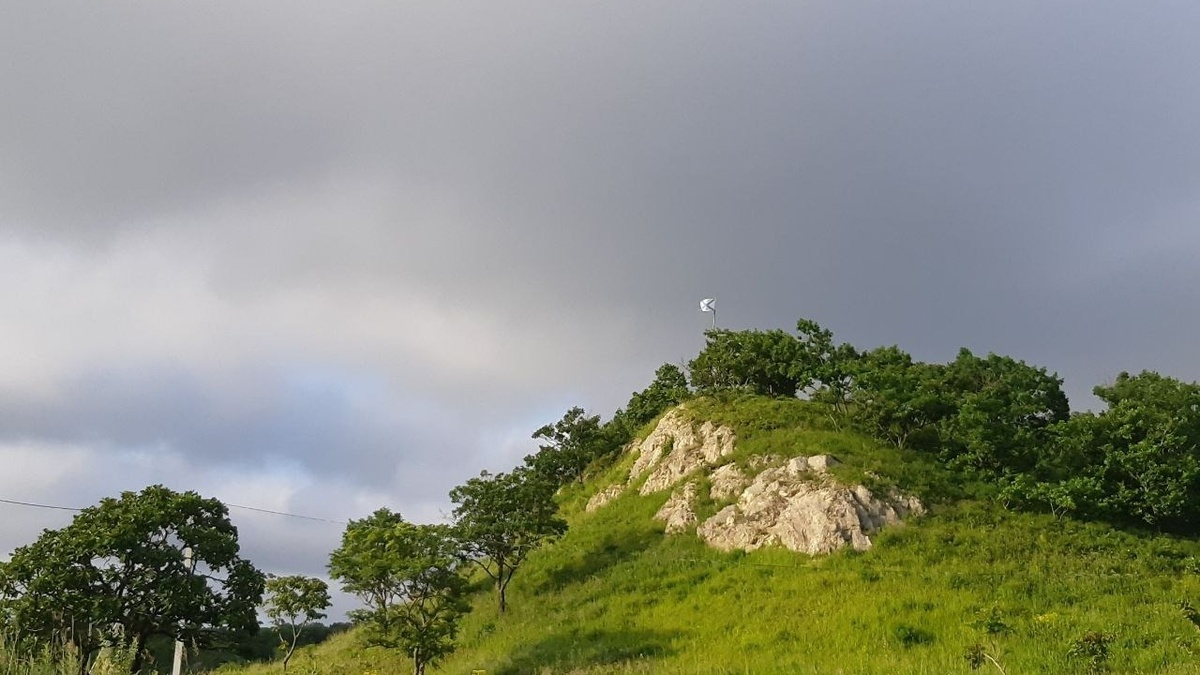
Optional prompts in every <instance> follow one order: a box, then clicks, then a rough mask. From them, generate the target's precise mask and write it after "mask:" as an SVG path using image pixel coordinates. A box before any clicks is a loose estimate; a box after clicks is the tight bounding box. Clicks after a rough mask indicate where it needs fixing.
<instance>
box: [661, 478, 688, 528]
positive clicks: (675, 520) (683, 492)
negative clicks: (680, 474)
mask: <svg viewBox="0 0 1200 675" xmlns="http://www.w3.org/2000/svg"><path fill="white" fill-rule="evenodd" d="M695 499H696V484H695V483H688V484H686V485H684V486H683V487H682V488H680V489H678V490H675V491H674V492H672V493H671V498H670V499H668V500H667V503H666V504H663V505H662V508H660V509H659V510H658V513H656V514H654V519H655V520H661V521H664V522H666V524H667V527H666V530H665V531H666V533H667V534H677V533H679V532H683V531H685V530H687V529H688V528H690V527H691V526H692V525H695V524H696V520H697V518H696V511H695V510H694V509H693V508H692V503H693V502H694V501H695Z"/></svg>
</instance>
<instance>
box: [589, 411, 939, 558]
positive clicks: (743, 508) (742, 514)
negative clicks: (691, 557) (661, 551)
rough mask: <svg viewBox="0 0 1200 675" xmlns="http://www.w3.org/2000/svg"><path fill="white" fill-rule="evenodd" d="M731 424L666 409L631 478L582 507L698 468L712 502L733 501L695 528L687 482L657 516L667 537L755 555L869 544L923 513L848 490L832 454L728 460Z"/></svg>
mask: <svg viewBox="0 0 1200 675" xmlns="http://www.w3.org/2000/svg"><path fill="white" fill-rule="evenodd" d="M734 441H735V438H734V434H733V431H732V430H731V429H730V428H729V427H724V426H718V425H716V424H713V423H712V422H705V423H703V424H700V425H697V424H695V423H694V422H693V421H692V420H690V419H688V417H687V416H686V415H685V414H684V410H683V408H676V409H675V410H672V411H670V412H668V413H667V414H666V415H664V416H663V418H662V419H661V420H660V421H659V423H658V425H657V426H656V427H655V428H654V431H653V432H651V434H650V435H649V436H647V437H646V439H645V440H643V441H642V442H641V443H640V444H638V445H637V446H635V447H634V448H633V451H634V452H637V453H638V454H637V458H636V459H635V460H634V463H633V467H632V468H631V469H630V474H629V477H628V479H627V480H626V481H625V482H624V483H618V484H615V485H610V486H608V487H607V488H605V489H604V490H602V491H600V492H599V493H597V494H596V495H594V496H593V497H592V498H591V499H590V500H589V501H588V504H587V510H588V511H589V512H590V511H595V510H596V509H598V508H600V507H602V506H604V505H605V504H607V503H608V502H610V501H612V500H613V499H615V498H616V497H617V496H619V495H620V494H622V493H623V492H624V491H625V490H626V489H627V488H629V487H630V486H631V485H633V484H634V483H635V482H636V481H638V480H639V479H641V478H642V477H643V476H645V481H644V482H643V483H642V484H641V487H640V489H639V492H640V494H642V495H649V494H652V493H655V492H661V491H663V490H668V489H671V488H673V487H675V486H677V485H678V484H679V483H680V482H681V481H683V480H684V479H685V478H687V477H688V476H692V475H693V474H695V473H696V472H697V471H699V470H702V469H708V470H709V471H710V472H709V474H708V477H709V479H710V482H711V488H710V490H709V496H710V497H711V498H712V499H713V500H714V501H716V502H727V501H728V500H730V499H736V502H734V503H733V504H730V505H729V506H726V507H725V508H723V509H721V511H719V512H718V513H717V514H716V515H714V516H713V517H711V518H709V519H707V520H705V521H704V522H703V523H700V524H699V525H698V526H696V524H697V522H698V518H697V515H696V511H695V501H696V492H697V489H698V488H697V483H696V482H695V481H689V482H687V483H686V484H684V485H683V486H682V487H679V488H677V489H675V490H674V492H672V493H671V497H670V498H669V499H668V500H667V501H666V503H665V504H663V506H662V508H660V509H659V510H658V513H656V514H655V516H654V517H655V518H656V519H658V520H661V521H663V522H665V523H666V528H665V530H666V532H667V533H668V534H675V533H680V532H686V531H688V530H690V529H691V528H692V527H693V526H695V527H696V534H697V535H698V536H699V537H701V538H702V539H703V540H704V541H705V542H707V543H708V544H709V545H710V546H713V547H715V548H719V549H721V550H725V551H730V550H734V549H741V550H746V551H752V550H754V549H757V548H761V547H763V546H772V545H775V546H783V547H786V548H788V549H791V550H793V551H799V552H803V553H809V554H819V553H830V552H833V551H836V550H837V549H839V548H842V547H844V546H852V547H854V548H856V549H859V550H865V549H868V548H870V547H871V545H872V543H871V535H872V534H873V533H874V532H876V531H878V530H879V529H880V528H882V527H884V526H887V525H893V524H897V523H899V522H901V520H902V519H904V518H905V517H907V516H909V515H912V514H920V513H923V512H924V508H923V507H922V505H921V503H920V502H919V501H918V500H917V499H916V498H914V497H906V496H903V495H899V494H888V495H876V494H873V493H872V492H871V491H870V490H869V489H867V488H866V487H864V486H862V485H845V484H842V483H840V482H838V481H837V480H836V479H835V478H834V477H833V476H832V475H830V473H829V469H830V467H833V466H835V465H837V464H838V461H837V460H836V459H835V458H833V457H832V456H830V455H814V456H811V457H793V458H791V459H786V460H785V459H783V458H782V457H780V456H778V455H760V456H756V457H752V458H750V459H749V461H748V462H744V463H743V464H744V465H745V467H746V468H743V467H740V466H738V465H737V464H734V463H732V462H728V461H726V458H727V457H729V456H730V455H732V454H733V451H734Z"/></svg>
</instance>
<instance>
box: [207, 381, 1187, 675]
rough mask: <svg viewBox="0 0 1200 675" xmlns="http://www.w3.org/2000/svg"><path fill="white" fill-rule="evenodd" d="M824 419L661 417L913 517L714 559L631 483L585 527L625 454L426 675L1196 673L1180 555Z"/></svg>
mask: <svg viewBox="0 0 1200 675" xmlns="http://www.w3.org/2000/svg"><path fill="white" fill-rule="evenodd" d="M825 411H826V408H823V407H820V406H818V405H815V404H810V403H807V402H805V401H800V400H795V399H783V400H780V399H770V398H760V397H741V398H731V399H723V400H722V401H718V400H714V399H698V400H694V401H691V402H689V403H688V404H686V406H685V408H684V409H683V410H682V411H681V413H680V414H683V415H686V416H687V417H688V418H689V419H691V420H692V421H693V422H694V423H695V425H696V426H699V425H700V424H701V423H703V422H711V423H712V425H715V426H725V427H728V428H729V429H730V430H732V434H733V436H734V437H735V438H736V441H735V443H734V445H733V446H732V449H731V450H730V451H729V452H728V453H727V454H725V455H723V456H721V457H720V460H719V462H718V463H726V462H732V463H736V464H738V465H739V466H743V467H752V466H755V465H756V463H757V464H763V463H769V462H775V463H778V462H780V461H782V460H786V459H788V458H792V457H801V456H814V455H832V456H833V457H836V458H837V460H839V461H840V464H839V465H837V466H833V467H832V468H831V469H830V475H829V476H828V477H826V478H823V479H822V480H828V481H832V482H833V483H836V484H840V485H859V484H863V485H865V486H866V487H867V488H868V489H870V490H871V491H872V492H874V493H875V494H876V495H884V494H905V495H911V496H914V497H915V498H917V499H919V500H920V502H921V503H922V504H923V505H924V506H923V510H924V511H925V513H924V515H920V516H916V515H911V514H910V515H909V517H908V518H907V520H906V522H905V523H903V524H892V525H888V526H885V527H883V529H881V530H878V531H876V532H872V533H870V540H871V542H870V543H871V545H870V547H869V549H868V550H856V549H855V548H853V547H846V548H842V549H841V550H839V551H837V552H834V553H832V554H829V555H817V556H810V555H807V554H804V553H795V552H792V551H788V550H784V549H782V548H781V547H779V546H766V547H763V548H761V549H759V550H755V551H752V552H743V551H736V550H735V551H732V552H721V551H718V550H715V549H713V548H711V547H709V546H707V545H705V544H704V543H703V542H702V541H701V540H700V539H699V538H698V537H697V536H696V535H695V524H693V525H691V526H689V527H685V528H684V531H683V532H680V533H677V534H671V535H666V534H664V527H665V525H664V523H663V522H661V521H659V520H655V518H654V516H655V514H656V513H657V512H658V511H659V510H660V508H662V506H663V505H664V503H666V502H667V500H668V499H669V498H670V497H671V495H672V493H673V491H674V489H673V488H671V489H661V490H657V491H650V492H649V493H648V494H641V492H642V491H641V490H639V489H637V488H638V486H639V485H640V483H638V482H637V481H638V480H641V481H644V480H645V479H646V474H642V475H641V477H640V479H635V481H634V482H633V483H631V484H630V486H629V487H628V488H626V489H623V490H622V491H621V492H620V494H619V495H618V496H616V497H615V498H614V499H612V500H611V501H610V502H609V503H607V504H605V505H604V506H603V507H600V508H596V509H595V510H593V511H591V512H589V511H588V510H587V508H586V505H587V503H588V501H589V500H591V499H592V498H593V497H594V495H596V494H597V493H599V492H601V491H603V490H605V489H606V488H609V487H610V486H612V485H614V484H624V482H625V481H626V480H627V479H628V478H629V477H630V475H631V469H633V468H634V465H635V462H636V461H637V459H638V453H636V452H625V453H622V454H621V455H619V456H617V457H616V458H615V459H613V460H612V461H611V463H610V465H609V466H600V467H598V466H593V467H592V469H591V470H590V471H589V472H588V474H587V475H586V477H585V480H584V481H583V482H582V483H573V484H571V485H569V486H567V487H566V488H564V489H563V490H562V491H561V492H560V494H559V500H560V505H561V510H562V513H563V515H564V516H565V517H566V518H567V520H568V522H569V524H570V529H569V531H568V532H567V534H566V535H565V536H564V537H563V538H562V539H561V540H559V541H557V542H555V543H553V544H551V545H549V546H546V547H544V548H543V549H541V550H539V551H537V552H535V553H534V554H533V555H532V556H531V557H530V559H529V560H528V561H527V563H526V565H525V566H524V567H523V568H522V569H521V571H520V573H519V574H517V575H516V576H515V577H514V579H513V582H512V586H511V587H510V589H509V602H510V607H509V611H508V613H507V614H505V615H504V616H500V615H498V613H497V610H496V608H495V602H494V596H493V594H492V591H491V589H490V588H489V587H488V586H487V585H486V584H484V583H482V580H481V583H480V584H479V587H478V592H477V594H476V595H475V596H474V598H473V605H474V609H473V611H472V613H471V614H470V615H469V616H468V617H467V619H466V620H465V622H464V624H463V628H462V631H461V633H460V636H459V647H458V650H457V652H456V653H455V654H454V655H453V656H451V657H450V658H449V659H448V660H446V661H444V662H443V663H441V664H440V665H439V667H438V668H437V669H435V670H434V671H433V672H438V673H470V672H477V671H484V672H486V673H489V674H493V673H495V674H505V673H507V674H517V673H578V674H581V675H582V674H589V675H590V674H600V673H714V674H715V673H897V674H903V673H913V674H916V673H928V674H934V673H938V674H941V673H959V672H962V673H965V672H970V671H971V663H970V662H969V659H968V658H967V656H968V655H969V653H972V652H973V653H974V656H975V659H976V661H977V662H978V663H979V664H981V668H982V670H981V672H999V669H998V666H997V664H999V666H1002V667H1003V669H1004V670H1005V671H1006V672H1007V673H1008V674H1009V675H1016V674H1017V673H1088V672H1128V673H1197V672H1200V630H1197V628H1198V626H1197V625H1195V624H1194V623H1193V622H1192V621H1190V620H1189V619H1188V615H1187V612H1186V611H1185V609H1184V607H1188V606H1190V605H1191V604H1200V544H1198V543H1197V542H1195V541H1192V540H1189V539H1186V538H1179V537H1173V536H1167V535H1161V534H1151V533H1145V532H1136V531H1130V530H1121V529H1116V528H1114V527H1112V526H1109V525H1106V524H1102V523H1097V522H1091V523H1085V522H1080V521H1076V520H1072V519H1069V518H1061V519H1058V518H1055V517H1053V516H1051V515H1042V514H1033V513H1019V512H1015V511H1009V510H1006V509H1005V508H1004V507H1003V505H1002V504H1001V503H999V499H998V498H997V497H995V496H994V495H993V494H992V492H994V489H989V488H988V487H987V486H985V485H971V484H964V482H963V480H962V479H961V478H959V477H958V475H956V474H952V473H950V472H949V471H948V470H947V469H946V468H945V467H944V466H942V465H941V464H939V463H938V462H936V461H934V460H933V459H931V457H930V456H929V455H927V454H923V453H919V452H915V451H911V450H898V449H895V448H894V447H891V446H885V445H881V444H880V443H879V442H877V441H875V440H872V439H870V438H868V437H865V436H862V435H859V434H857V433H853V432H849V431H845V430H840V429H836V428H834V427H833V425H832V423H831V422H830V418H829V417H828V416H827V415H826V414H825ZM654 428H655V424H654V423H651V424H650V425H647V427H646V428H645V429H643V431H642V434H641V438H645V436H646V435H648V434H650V433H651V432H652V431H653V430H654ZM756 458H757V459H756ZM762 458H770V460H764V459H762ZM635 473H636V472H635ZM707 476H708V469H701V470H699V471H698V472H697V473H695V474H693V477H694V478H697V479H698V480H697V483H696V485H697V489H696V491H695V492H696V494H697V498H696V499H695V500H694V502H693V506H694V510H695V513H696V516H697V520H698V521H699V522H704V520H705V519H707V518H709V517H711V516H712V515H714V514H716V513H717V512H718V510H719V509H720V508H722V507H724V506H725V505H727V503H728V501H729V500H726V501H724V502H723V501H721V500H714V499H712V498H711V497H710V496H709V495H710V492H709V489H708V488H709V487H710V486H711V479H710V478H708V477H707ZM681 484H682V483H679V482H677V483H674V484H673V485H676V486H678V485H681ZM614 492H615V491H614ZM1188 603H1190V604H1188ZM992 659H994V662H993V661H992ZM408 670H409V665H408V663H407V660H406V659H405V657H404V655H403V654H399V653H395V652H388V651H386V650H382V649H377V648H372V649H363V648H361V647H359V646H358V643H357V642H356V638H355V635H354V633H350V634H348V635H342V636H338V637H336V638H334V639H332V640H331V641H329V642H327V643H325V644H323V645H321V646H319V647H316V648H312V649H308V650H306V651H303V652H301V653H300V654H298V655H297V657H296V658H295V659H294V660H293V662H292V669H291V672H297V673H323V674H329V675H351V674H353V675H363V674H364V673H378V674H380V675H383V674H385V673H404V672H408ZM222 672H227V671H222ZM228 672H234V671H232V670H231V671H228ZM236 672H239V673H245V675H254V674H257V673H268V672H278V666H277V665H272V666H256V667H250V668H245V669H241V670H236Z"/></svg>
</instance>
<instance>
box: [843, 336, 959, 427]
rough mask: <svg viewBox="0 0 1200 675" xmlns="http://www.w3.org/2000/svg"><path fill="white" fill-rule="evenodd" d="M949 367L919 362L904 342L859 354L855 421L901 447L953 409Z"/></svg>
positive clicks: (853, 395)
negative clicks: (945, 382) (946, 382)
mask: <svg viewBox="0 0 1200 675" xmlns="http://www.w3.org/2000/svg"><path fill="white" fill-rule="evenodd" d="M942 371H943V368H942V367H941V366H938V365H931V364H927V363H919V362H915V361H913V359H912V356H910V355H909V354H907V353H906V352H903V351H901V350H900V348H899V347H880V348H879V349H873V350H871V351H869V352H866V353H864V354H863V355H862V356H861V357H860V358H859V360H858V362H857V364H856V367H855V371H854V379H853V385H852V387H851V398H852V399H853V401H854V406H853V407H852V408H851V409H850V417H851V419H852V420H853V422H854V425H855V426H856V427H857V428H859V429H861V430H863V431H864V432H866V433H869V434H871V435H872V436H874V437H876V438H879V439H881V440H885V441H887V442H889V443H892V444H894V445H895V446H896V447H898V448H903V447H905V446H906V445H908V443H909V440H910V439H912V438H913V436H914V435H916V434H919V433H920V432H922V431H924V430H927V429H932V428H933V426H934V425H935V424H937V423H938V422H940V421H941V420H943V419H944V418H946V417H947V416H948V415H949V414H950V412H951V403H950V401H948V400H947V397H946V396H945V394H944V390H943V388H942V386H941V380H942Z"/></svg>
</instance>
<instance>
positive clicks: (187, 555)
mask: <svg viewBox="0 0 1200 675" xmlns="http://www.w3.org/2000/svg"><path fill="white" fill-rule="evenodd" d="M192 564H193V563H192V547H191V546H185V547H183V567H184V569H186V570H187V571H188V572H191V571H192ZM180 627H182V623H181V624H180ZM182 672H183V640H176V641H175V663H174V664H173V665H172V666H171V675H180V674H181V673H182Z"/></svg>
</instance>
